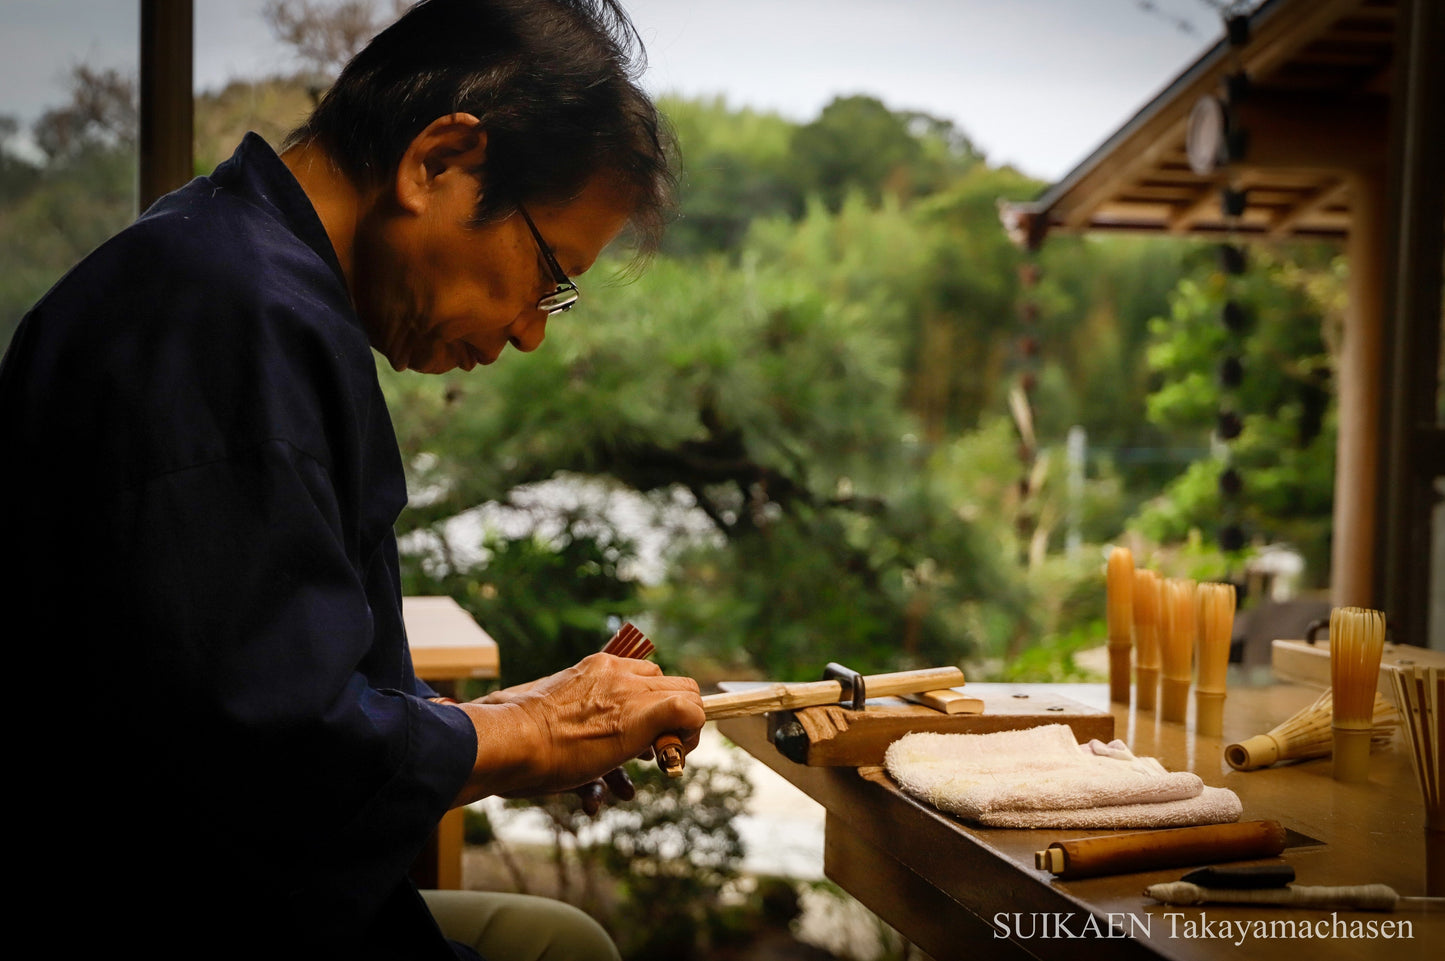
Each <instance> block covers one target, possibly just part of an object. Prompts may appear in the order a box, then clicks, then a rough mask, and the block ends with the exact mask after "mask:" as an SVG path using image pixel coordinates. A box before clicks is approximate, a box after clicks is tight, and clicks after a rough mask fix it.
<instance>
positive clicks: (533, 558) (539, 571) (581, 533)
mask: <svg viewBox="0 0 1445 961" xmlns="http://www.w3.org/2000/svg"><path fill="white" fill-rule="evenodd" d="M590 528H591V523H590V522H589V520H588V519H587V518H585V517H572V518H570V523H569V524H568V525H567V527H566V528H564V529H563V530H562V531H561V532H559V533H558V534H556V535H555V536H550V537H544V536H540V535H531V536H523V537H516V538H510V539H508V538H504V537H500V536H495V535H487V536H484V539H483V541H482V543H481V544H479V545H473V546H474V547H480V548H481V549H482V550H481V552H480V553H482V554H483V555H484V557H485V560H484V561H482V562H481V563H478V564H474V565H473V564H463V563H459V562H457V561H456V559H455V556H453V557H452V559H451V563H450V564H448V563H446V562H445V561H443V560H442V558H441V557H440V556H438V555H432V557H431V563H430V564H416V563H412V564H408V565H406V571H405V577H404V583H403V589H404V591H405V592H406V593H408V594H437V593H447V594H450V595H451V596H452V597H453V598H455V599H456V601H457V602H458V603H459V604H461V606H462V607H463V608H465V609H466V610H467V611H468V612H469V613H470V614H471V615H472V616H473V617H475V618H476V619H477V621H478V623H481V624H485V625H486V626H487V631H488V633H490V634H491V635H492V637H493V638H494V639H495V640H496V641H497V642H498V644H499V646H500V647H501V649H502V650H503V651H504V652H505V655H504V656H503V657H502V658H501V669H502V674H501V683H502V686H504V687H505V686H510V685H513V684H521V683H523V682H525V681H530V680H534V679H535V678H538V677H544V676H546V675H548V674H552V673H555V672H557V671H560V670H562V669H563V668H565V667H569V666H570V665H572V664H575V663H577V662H578V661H580V660H581V659H582V658H584V657H586V656H587V655H589V654H593V653H596V651H597V650H598V649H599V648H600V647H601V646H602V642H603V641H605V640H606V639H607V636H608V635H609V634H610V633H611V631H612V625H613V622H614V621H616V620H617V619H618V618H619V617H625V616H628V615H631V614H634V613H635V612H636V610H637V606H638V605H637V585H636V583H635V582H633V581H630V580H627V579H624V578H622V577H620V576H619V574H618V567H619V565H622V564H625V563H626V562H627V561H628V560H629V559H630V558H631V557H632V548H631V545H629V544H628V543H626V542H625V541H618V540H617V539H616V535H615V534H614V533H613V532H611V531H605V532H598V531H595V530H592V529H590ZM448 543H449V546H450V547H451V549H452V550H455V549H456V548H457V547H458V546H459V545H458V543H457V538H456V537H455V535H454V536H453V537H452V538H451V539H450V540H449V542H448ZM461 546H465V545H461ZM469 553H470V552H469Z"/></svg>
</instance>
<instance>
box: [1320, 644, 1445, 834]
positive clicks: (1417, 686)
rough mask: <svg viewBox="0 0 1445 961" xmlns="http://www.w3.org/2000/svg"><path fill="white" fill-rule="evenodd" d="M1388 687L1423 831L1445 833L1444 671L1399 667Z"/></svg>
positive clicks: (1433, 668) (1394, 671)
mask: <svg viewBox="0 0 1445 961" xmlns="http://www.w3.org/2000/svg"><path fill="white" fill-rule="evenodd" d="M1331 644H1333V641H1331ZM1390 683H1391V684H1393V685H1394V688H1395V703H1396V704H1398V705H1399V707H1400V713H1401V714H1403V715H1404V716H1405V724H1404V727H1405V735H1406V738H1407V740H1409V742H1410V760H1411V762H1412V763H1413V764H1414V766H1415V780H1416V781H1417V782H1418V783H1419V785H1420V794H1421V796H1422V797H1424V799H1425V827H1426V829H1427V830H1430V831H1445V790H1442V789H1445V774H1442V773H1441V771H1440V764H1441V760H1442V758H1441V756H1440V754H1441V745H1442V744H1445V669H1441V668H1438V667H1398V668H1396V669H1395V670H1393V671H1391V672H1390Z"/></svg>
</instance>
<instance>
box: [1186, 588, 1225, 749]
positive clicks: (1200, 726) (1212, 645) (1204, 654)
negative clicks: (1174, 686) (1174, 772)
mask: <svg viewBox="0 0 1445 961" xmlns="http://www.w3.org/2000/svg"><path fill="white" fill-rule="evenodd" d="M1233 635H1234V585H1232V584H1201V585H1199V677H1198V679H1197V681H1196V682H1195V685H1194V732H1195V733H1196V734H1201V735H1203V736H1205V737H1220V736H1221V735H1222V734H1223V733H1224V679H1225V675H1226V674H1227V673H1228V671H1229V642H1230V639H1231V638H1232V637H1233Z"/></svg>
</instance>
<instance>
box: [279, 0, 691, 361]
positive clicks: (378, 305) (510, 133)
mask: <svg viewBox="0 0 1445 961" xmlns="http://www.w3.org/2000/svg"><path fill="white" fill-rule="evenodd" d="M641 60H642V57H641V43H640V41H638V39H637V36H636V32H635V30H634V29H633V27H632V24H631V22H630V21H629V20H628V19H627V16H626V14H625V13H623V12H622V10H621V9H620V8H619V7H618V6H617V5H616V3H615V2H614V0H423V2H421V3H418V4H416V6H414V7H413V8H412V9H411V10H410V11H408V12H407V13H406V14H405V15H404V16H403V17H402V18H401V19H400V20H398V21H397V22H396V23H395V24H393V25H392V26H390V27H388V28H387V29H386V30H384V31H383V32H382V33H380V34H378V35H377V37H376V38H375V39H373V40H372V41H371V43H370V44H368V45H367V46H366V48H365V49H364V50H362V51H361V52H360V53H359V54H357V56H356V57H355V58H354V59H353V60H352V61H351V62H350V63H349V64H348V65H347V66H346V68H345V69H344V70H343V71H342V73H341V76H340V77H339V78H338V79H337V81H336V83H335V84H334V85H333V86H332V87H331V89H330V90H329V91H328V92H327V93H326V95H325V96H324V97H323V98H322V101H321V103H320V104H319V105H318V107H317V108H316V111H315V112H314V113H313V114H312V116H311V117H310V119H309V120H308V121H307V122H306V124H305V125H304V126H302V127H301V128H300V129H299V130H297V131H296V132H295V133H293V134H292V136H291V137H290V139H289V141H288V147H297V148H313V149H319V150H321V151H322V152H324V153H325V154H326V156H327V157H328V158H329V160H330V161H331V162H332V163H333V164H335V166H336V167H337V168H338V169H339V170H340V172H341V173H342V174H343V175H344V176H345V177H346V178H347V179H348V180H349V181H350V182H351V184H352V185H353V186H354V187H355V189H356V191H357V192H358V193H359V194H361V195H363V196H365V197H367V198H368V203H367V205H366V206H365V207H364V208H363V210H362V211H361V216H360V219H359V221H358V223H357V225H356V232H355V241H354V247H355V249H354V255H355V256H354V260H353V262H352V269H351V274H352V276H351V277H350V280H351V284H352V289H353V293H354V295H355V296H356V299H357V307H358V310H359V311H360V313H361V314H362V316H363V319H364V320H365V321H366V322H367V325H368V328H369V329H370V330H371V332H372V339H373V344H374V345H375V346H376V347H377V348H378V349H379V350H381V351H382V352H383V353H384V354H385V355H386V356H387V357H388V359H389V360H391V362H392V364H393V365H394V366H397V367H412V368H416V369H421V370H438V369H449V368H450V367H452V366H462V367H470V366H471V364H472V363H476V362H482V363H485V362H489V361H490V360H492V359H495V356H496V354H498V353H500V351H501V349H502V347H504V346H505V345H506V344H507V343H511V344H512V345H513V346H515V347H518V348H519V349H524V350H526V349H531V347H535V346H536V344H537V343H538V342H540V340H541V333H542V326H543V325H544V324H545V319H546V315H545V313H544V312H542V311H540V310H537V309H536V308H535V304H536V301H537V300H538V299H539V298H540V297H541V296H543V295H545V294H547V293H550V292H551V291H552V289H553V287H554V286H555V283H554V280H553V274H554V273H555V272H554V271H553V270H552V268H551V265H550V264H549V263H548V262H547V257H546V255H548V254H555V255H556V259H557V260H558V261H560V262H561V266H562V267H563V269H564V270H565V271H567V272H569V273H580V272H582V271H583V270H585V269H586V268H587V267H588V266H590V265H591V262H592V260H593V259H595V257H596V255H597V253H598V252H599V251H600V249H601V246H603V245H605V243H606V242H607V241H608V240H610V239H611V238H612V236H613V235H614V234H615V233H617V232H618V230H620V229H621V228H622V227H623V226H624V225H626V224H629V223H630V224H631V225H632V227H633V228H634V233H635V235H636V240H637V243H638V246H639V247H641V248H642V249H643V250H650V249H653V248H655V246H656V244H657V242H658V240H659V239H660V236H661V231H662V226H663V223H664V220H665V215H666V212H667V210H668V206H669V202H670V200H671V187H672V175H671V169H670V163H669V161H670V157H669V153H668V147H667V144H666V143H665V139H664V135H663V124H662V122H661V120H660V118H659V115H658V113H657V110H656V108H655V107H654V106H653V104H652V102H651V100H650V99H649V98H648V97H647V95H646V94H645V93H644V92H643V91H642V90H641V88H640V87H639V86H638V84H637V79H636V78H637V74H638V72H639V71H640V68H641V65H642V64H641ZM524 210H525V211H526V212H528V213H530V214H531V216H532V220H533V221H534V222H535V226H536V228H537V230H536V233H537V234H538V235H540V236H541V237H543V238H544V239H545V242H546V243H547V249H545V250H544V251H540V252H539V251H538V250H536V246H537V245H536V241H535V240H534V239H533V236H534V235H533V232H532V231H531V230H530V229H529V228H528V226H527V223H526V217H525V216H524V215H522V213H521V212H522V211H524ZM323 219H325V218H324V215H323ZM460 228H466V230H461V229H460ZM462 279H465V280H466V282H467V285H468V288H469V289H462V287H461V286H459V281H460V280H462ZM518 285H521V286H523V287H526V288H527V292H526V293H525V295H524V294H523V292H521V291H520V290H519V289H517V288H518ZM467 301H470V304H468V303H466V302H467ZM519 304H524V305H525V306H519ZM469 311H470V312H471V314H472V315H473V316H470V317H468V316H464V314H466V313H467V312H469ZM498 335H499V336H500V340H498Z"/></svg>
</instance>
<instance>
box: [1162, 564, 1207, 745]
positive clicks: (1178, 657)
mask: <svg viewBox="0 0 1445 961" xmlns="http://www.w3.org/2000/svg"><path fill="white" fill-rule="evenodd" d="M1198 594H1199V590H1198V587H1197V585H1196V584H1195V583H1194V581H1192V580H1189V579H1188V578H1183V577H1170V578H1167V579H1166V580H1165V581H1164V586H1163V590H1162V592H1161V598H1160V599H1161V601H1162V605H1161V610H1162V611H1163V613H1164V617H1163V619H1162V623H1163V625H1164V630H1163V633H1161V634H1160V637H1159V659H1160V661H1161V662H1162V667H1163V671H1164V682H1163V684H1162V686H1161V689H1160V704H1159V708H1160V709H1159V716H1160V717H1161V718H1163V719H1164V720H1166V721H1172V722H1175V723H1178V724H1183V723H1184V722H1185V720H1186V719H1187V718H1188V715H1189V678H1190V672H1191V671H1192V670H1193V666H1194V665H1193V659H1194V636H1195V633H1196V632H1197V630H1198V625H1199V612H1198V606H1199V602H1198Z"/></svg>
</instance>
